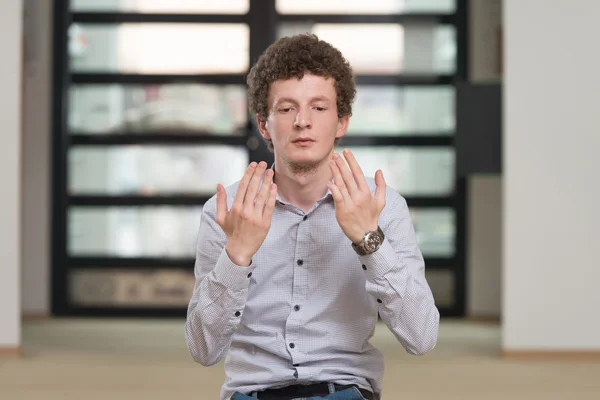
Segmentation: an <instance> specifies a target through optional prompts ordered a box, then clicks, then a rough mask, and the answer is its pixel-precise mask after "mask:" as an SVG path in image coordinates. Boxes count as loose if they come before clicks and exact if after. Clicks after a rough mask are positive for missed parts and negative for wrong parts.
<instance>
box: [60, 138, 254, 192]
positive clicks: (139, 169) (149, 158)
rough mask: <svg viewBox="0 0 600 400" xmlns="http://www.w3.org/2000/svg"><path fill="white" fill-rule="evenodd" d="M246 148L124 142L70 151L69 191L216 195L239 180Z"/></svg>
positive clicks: (246, 155)
mask: <svg viewBox="0 0 600 400" xmlns="http://www.w3.org/2000/svg"><path fill="white" fill-rule="evenodd" d="M248 164H249V161H248V151H247V149H246V148H245V147H232V146H201V147H200V146H120V147H104V146H102V147H100V146H97V147H96V146H95V147H92V148H90V147H87V148H74V149H72V150H70V152H69V169H68V171H69V192H70V193H71V194H90V193H93V194H113V195H114V194H135V195H160V194H169V193H188V194H205V195H212V194H213V193H215V192H216V186H217V183H221V184H223V185H225V186H227V185H229V184H232V183H234V182H236V181H237V180H239V179H241V178H242V176H243V175H244V172H245V170H246V167H247V166H248Z"/></svg>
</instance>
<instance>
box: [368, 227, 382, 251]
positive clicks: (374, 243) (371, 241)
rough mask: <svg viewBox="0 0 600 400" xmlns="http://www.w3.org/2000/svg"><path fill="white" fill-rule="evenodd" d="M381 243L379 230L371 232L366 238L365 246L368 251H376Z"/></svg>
mask: <svg viewBox="0 0 600 400" xmlns="http://www.w3.org/2000/svg"><path fill="white" fill-rule="evenodd" d="M380 244H381V237H380V236H379V235H378V234H377V232H372V233H369V234H368V235H367V237H366V238H365V248H366V249H367V251H375V250H376V249H377V247H378V246H379V245H380Z"/></svg>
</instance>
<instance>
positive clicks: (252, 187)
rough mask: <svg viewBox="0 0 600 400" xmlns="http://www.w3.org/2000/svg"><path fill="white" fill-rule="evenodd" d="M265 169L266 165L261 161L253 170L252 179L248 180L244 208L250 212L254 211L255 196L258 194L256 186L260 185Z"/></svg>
mask: <svg viewBox="0 0 600 400" xmlns="http://www.w3.org/2000/svg"><path fill="white" fill-rule="evenodd" d="M266 168H267V163H266V162H264V161H261V162H260V163H258V166H257V167H256V169H255V170H254V175H252V178H251V179H250V184H249V185H248V191H247V192H246V198H245V199H244V207H248V208H250V209H251V210H253V209H254V201H255V200H256V194H257V193H258V186H259V185H260V181H261V179H262V177H263V174H264V173H265V169H266Z"/></svg>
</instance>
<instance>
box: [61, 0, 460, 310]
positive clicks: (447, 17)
mask: <svg viewBox="0 0 600 400" xmlns="http://www.w3.org/2000/svg"><path fill="white" fill-rule="evenodd" d="M54 4H55V6H54V32H53V33H54V35H53V36H54V37H53V57H54V59H53V89H52V100H53V102H52V143H53V145H52V149H51V151H52V160H53V162H52V185H51V187H52V194H51V195H52V223H51V235H52V251H51V253H52V254H51V265H52V313H53V315H55V316H86V317H95V316H96V317H102V316H108V317H119V316H123V317H144V316H148V317H170V316H175V317H180V316H184V315H185V311H186V310H185V308H184V307H176V308H165V307H160V308H139V307H84V306H77V305H74V304H72V303H71V302H70V301H69V290H68V279H69V272H70V270H71V269H75V268H116V267H123V268H128V269H132V270H135V269H155V268H170V269H182V270H186V271H190V270H193V265H194V260H193V259H187V258H186V259H155V258H133V259H132V258H126V259H123V258H116V257H80V256H70V255H69V254H68V252H67V249H68V246H67V237H68V232H67V229H68V219H67V217H68V210H69V207H71V206H79V207H97V206H101V207H119V206H142V207H143V206H156V205H170V206H193V205H201V204H203V203H204V202H206V201H207V200H208V198H209V197H208V196H191V195H176V194H175V195H169V196H158V197H147V196H127V195H124V196H106V195H69V194H68V192H67V184H68V180H67V179H68V177H67V172H68V163H67V159H68V154H69V149H71V148H73V147H92V146H121V145H128V144H136V145H145V144H160V145H165V146H169V145H179V144H224V145H238V146H244V145H247V143H249V140H251V139H252V138H254V139H259V140H258V141H259V142H260V143H261V145H260V146H259V147H258V148H256V149H254V148H250V146H249V147H248V151H249V158H250V160H251V161H253V160H266V161H268V162H272V160H273V155H272V153H270V152H269V151H268V150H267V149H266V147H265V146H264V145H262V140H260V136H259V134H258V132H257V131H256V130H255V128H254V126H253V124H252V123H251V122H250V120H248V123H247V129H246V134H245V136H237V137H236V136H203V135H198V136H194V135H190V134H189V133H178V132H168V133H161V134H155V133H152V134H143V133H135V134H127V133H114V134H106V135H85V134H81V133H78V132H70V131H69V129H68V126H67V121H68V110H69V106H68V101H69V88H70V86H71V85H73V84H75V85H77V84H91V85H103V84H110V83H121V84H136V83H152V84H160V83H170V82H176V83H183V82H189V83H210V84H243V83H244V79H245V75H244V74H222V75H221V74H210V75H156V74H155V75H138V74H119V73H114V74H112V73H93V72H92V73H81V72H77V73H71V72H70V70H69V57H68V52H67V45H68V43H67V38H68V28H69V25H70V23H89V24H115V23H126V22H127V23H143V22H169V23H231V22H234V23H246V24H248V25H249V27H250V51H249V56H250V60H249V61H250V65H252V64H253V63H254V62H255V61H256V59H257V58H258V56H259V55H260V54H261V53H262V52H263V51H264V49H265V48H266V47H267V46H268V45H270V44H271V43H272V42H273V41H274V40H275V39H276V29H277V26H278V24H279V23H280V22H294V21H296V22H306V21H311V22H331V23H366V22H368V23H402V22H418V21H436V22H438V23H443V24H452V25H453V26H454V27H455V29H456V37H457V43H456V44H457V63H456V70H455V73H453V74H451V75H427V76H412V75H385V76H379V75H377V76H374V75H359V76H357V83H358V84H370V85H394V86H406V85H411V86H412V85H421V86H433V85H452V86H454V87H456V86H457V85H458V84H459V83H461V82H464V81H467V80H468V71H467V49H468V41H467V1H466V0H456V10H455V12H454V13H452V14H415V13H409V14H402V15H301V14H299V15H279V14H278V13H277V11H276V8H275V0H250V8H249V11H248V13H247V14H243V15H229V14H210V15H205V14H140V13H131V12H126V13H113V12H71V10H70V7H69V0H56V1H55V2H54ZM249 118H250V117H249ZM455 136H456V132H454V136H449V135H448V134H447V132H438V133H436V132H431V135H427V136H424V135H403V136H398V137H389V136H388V137H383V136H381V137H377V136H354V135H353V136H349V137H346V138H344V145H347V146H387V145H394V146H411V147H440V146H441V147H452V148H454V149H455V154H456V147H455V143H454V137H455ZM252 147H253V146H252ZM456 164H458V163H456ZM454 176H455V190H454V192H453V193H452V194H451V195H448V196H442V197H439V196H405V197H406V200H407V203H408V205H409V207H410V208H419V209H427V208H436V207H445V208H451V209H453V210H454V212H455V221H456V236H455V252H454V255H453V256H452V257H427V256H426V258H425V261H426V268H427V269H428V270H444V271H450V272H451V273H452V275H453V280H454V305H453V306H452V307H440V313H441V315H442V317H462V316H465V313H466V262H467V244H466V237H467V234H466V229H467V212H466V210H467V178H465V177H462V176H459V174H458V172H457V171H455V174H454Z"/></svg>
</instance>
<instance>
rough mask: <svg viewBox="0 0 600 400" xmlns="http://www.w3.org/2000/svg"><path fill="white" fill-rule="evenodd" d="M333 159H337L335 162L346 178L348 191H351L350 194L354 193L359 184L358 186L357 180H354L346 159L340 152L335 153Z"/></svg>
mask: <svg viewBox="0 0 600 400" xmlns="http://www.w3.org/2000/svg"><path fill="white" fill-rule="evenodd" d="M333 159H334V160H335V163H336V165H337V167H338V169H339V170H340V173H341V176H342V178H343V179H344V183H345V184H346V188H348V193H350V195H354V194H355V193H356V192H357V191H358V186H356V182H355V181H354V177H353V176H352V172H351V171H350V169H349V168H348V166H347V165H346V162H345V161H344V159H343V158H342V157H340V156H339V155H338V154H336V155H334V156H333ZM336 184H337V182H336Z"/></svg>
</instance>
